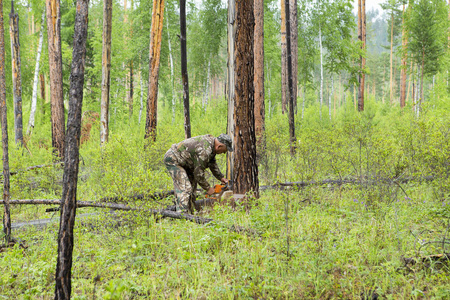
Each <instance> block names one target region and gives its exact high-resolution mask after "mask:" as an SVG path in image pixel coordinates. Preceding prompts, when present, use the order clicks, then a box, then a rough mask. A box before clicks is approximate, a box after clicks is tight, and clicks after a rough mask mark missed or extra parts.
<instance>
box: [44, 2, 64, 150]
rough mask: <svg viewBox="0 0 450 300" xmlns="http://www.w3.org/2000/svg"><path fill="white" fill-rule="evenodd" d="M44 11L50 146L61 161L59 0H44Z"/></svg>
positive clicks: (61, 96) (61, 102)
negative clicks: (48, 87) (50, 123)
mask: <svg viewBox="0 0 450 300" xmlns="http://www.w3.org/2000/svg"><path fill="white" fill-rule="evenodd" d="M46 11H47V36H48V60H49V62H48V64H49V67H50V103H51V122H52V146H53V150H54V151H55V154H56V155H58V156H59V157H60V158H61V159H64V140H65V116H64V96H63V81H62V52H61V12H60V0H46Z"/></svg>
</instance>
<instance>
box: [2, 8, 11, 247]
mask: <svg viewBox="0 0 450 300" xmlns="http://www.w3.org/2000/svg"><path fill="white" fill-rule="evenodd" d="M0 120H1V123H2V149H3V201H4V202H3V203H4V211H3V233H4V234H5V239H6V243H9V242H10V240H11V214H10V211H9V199H10V191H9V188H10V184H9V156H8V116H7V107H6V75H5V27H4V20H3V0H0Z"/></svg>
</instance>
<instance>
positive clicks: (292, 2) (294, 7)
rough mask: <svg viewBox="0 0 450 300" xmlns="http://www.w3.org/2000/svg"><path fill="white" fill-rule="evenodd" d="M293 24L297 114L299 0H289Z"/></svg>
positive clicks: (292, 51) (292, 53)
mask: <svg viewBox="0 0 450 300" xmlns="http://www.w3.org/2000/svg"><path fill="white" fill-rule="evenodd" d="M289 6H290V7H289V11H290V23H291V28H290V30H291V58H292V91H293V93H294V112H295V114H297V78H298V76H297V74H298V19H297V0H289Z"/></svg>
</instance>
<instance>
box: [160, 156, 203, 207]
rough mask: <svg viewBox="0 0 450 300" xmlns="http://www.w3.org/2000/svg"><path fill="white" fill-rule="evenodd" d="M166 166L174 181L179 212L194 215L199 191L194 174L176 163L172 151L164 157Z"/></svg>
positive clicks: (176, 204)
mask: <svg viewBox="0 0 450 300" xmlns="http://www.w3.org/2000/svg"><path fill="white" fill-rule="evenodd" d="M164 164H165V165H166V168H167V171H169V174H170V177H172V180H173V187H174V192H175V206H176V209H177V212H190V213H193V212H194V207H195V205H194V203H195V190H196V189H197V182H196V181H195V179H194V174H193V172H190V171H189V170H186V169H184V168H183V167H181V166H179V165H178V164H177V163H176V158H175V157H174V155H173V152H172V150H168V151H167V152H166V154H165V155H164Z"/></svg>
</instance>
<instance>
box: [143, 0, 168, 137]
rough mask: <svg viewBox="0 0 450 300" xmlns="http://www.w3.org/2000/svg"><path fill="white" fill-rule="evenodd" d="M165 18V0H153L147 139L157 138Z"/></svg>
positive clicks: (146, 124) (146, 123)
mask: <svg viewBox="0 0 450 300" xmlns="http://www.w3.org/2000/svg"><path fill="white" fill-rule="evenodd" d="M163 19H164V0H155V1H153V10H152V28H151V31H150V51H149V52H150V55H149V76H148V93H147V119H146V121H145V139H149V138H151V139H152V140H153V141H155V140H156V125H157V117H158V78H159V62H160V57H161V40H162V29H163Z"/></svg>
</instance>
